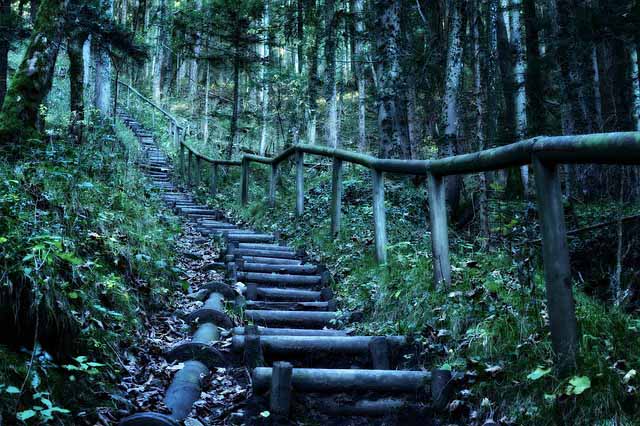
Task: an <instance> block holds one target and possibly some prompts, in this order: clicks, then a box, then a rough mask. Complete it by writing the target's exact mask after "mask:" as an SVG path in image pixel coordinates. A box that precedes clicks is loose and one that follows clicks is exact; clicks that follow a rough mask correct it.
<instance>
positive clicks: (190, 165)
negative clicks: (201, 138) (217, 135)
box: [187, 151, 193, 186]
mask: <svg viewBox="0 0 640 426" xmlns="http://www.w3.org/2000/svg"><path fill="white" fill-rule="evenodd" d="M192 170H193V152H191V151H189V157H188V160H187V185H188V186H191V183H192V177H191V173H192Z"/></svg>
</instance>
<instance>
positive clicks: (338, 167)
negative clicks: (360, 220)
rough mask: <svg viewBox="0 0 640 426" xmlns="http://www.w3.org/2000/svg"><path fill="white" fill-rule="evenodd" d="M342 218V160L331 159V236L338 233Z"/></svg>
mask: <svg viewBox="0 0 640 426" xmlns="http://www.w3.org/2000/svg"><path fill="white" fill-rule="evenodd" d="M341 218H342V160H340V159H339V158H334V159H333V175H332V177H331V236H332V237H334V238H335V237H336V236H337V235H338V233H340V220H341Z"/></svg>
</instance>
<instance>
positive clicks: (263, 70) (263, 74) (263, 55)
mask: <svg viewBox="0 0 640 426" xmlns="http://www.w3.org/2000/svg"><path fill="white" fill-rule="evenodd" d="M262 31H263V34H262V42H261V43H260V59H261V61H262V63H261V65H260V101H261V102H260V103H261V104H262V130H261V131H260V155H264V154H265V152H266V151H267V136H268V125H269V78H268V75H267V69H268V68H269V56H270V54H269V51H270V49H269V0H265V2H264V14H263V16H262ZM296 52H297V50H296Z"/></svg>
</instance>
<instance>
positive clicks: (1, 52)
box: [0, 0, 12, 107]
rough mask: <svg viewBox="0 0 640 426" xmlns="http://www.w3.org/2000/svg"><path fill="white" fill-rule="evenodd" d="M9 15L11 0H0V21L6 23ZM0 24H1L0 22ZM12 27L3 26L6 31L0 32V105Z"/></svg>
mask: <svg viewBox="0 0 640 426" xmlns="http://www.w3.org/2000/svg"><path fill="white" fill-rule="evenodd" d="M10 15H11V1H10V0H0V22H2V23H4V25H8V23H9V19H10V18H9V16H10ZM0 25H1V24H0ZM11 29H12V28H5V30H6V33H5V34H0V107H2V102H3V101H4V95H5V94H6V93H7V72H8V70H9V49H10V47H11V42H10V40H9V32H10V30H11Z"/></svg>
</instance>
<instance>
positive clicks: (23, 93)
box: [0, 0, 67, 157]
mask: <svg viewBox="0 0 640 426" xmlns="http://www.w3.org/2000/svg"><path fill="white" fill-rule="evenodd" d="M66 7H67V2H66V1H60V0H45V1H43V2H42V5H41V10H42V13H38V18H37V19H36V22H35V25H34V28H33V33H32V35H31V39H30V41H29V46H28V47H27V51H26V52H25V55H24V57H23V59H22V62H21V63H20V66H19V67H18V70H17V71H16V73H15V74H14V76H13V77H12V79H11V85H10V87H9V90H8V91H7V94H6V96H5V99H4V104H3V107H2V112H1V113H0V149H2V150H3V151H5V152H7V154H8V156H10V157H16V156H17V154H18V152H19V150H20V148H21V147H20V145H22V144H24V143H26V142H28V141H30V140H34V139H40V137H41V134H40V132H39V130H38V126H37V123H38V117H39V114H40V105H41V104H42V103H43V102H44V99H45V97H46V96H47V94H48V93H49V90H50V89H51V84H52V82H53V72H54V69H55V64H56V59H57V57H58V51H59V48H60V44H61V41H62V35H63V29H64V12H65V10H66Z"/></svg>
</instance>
